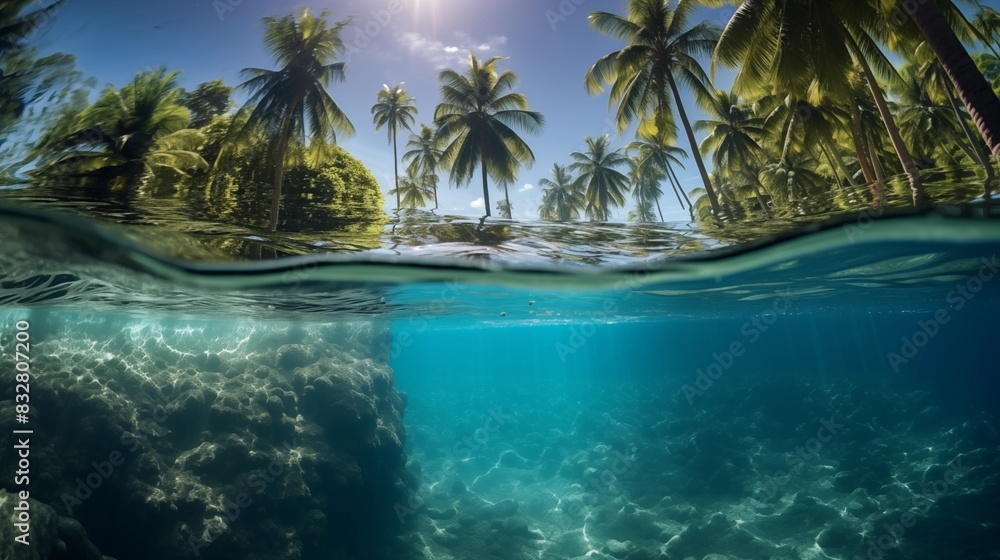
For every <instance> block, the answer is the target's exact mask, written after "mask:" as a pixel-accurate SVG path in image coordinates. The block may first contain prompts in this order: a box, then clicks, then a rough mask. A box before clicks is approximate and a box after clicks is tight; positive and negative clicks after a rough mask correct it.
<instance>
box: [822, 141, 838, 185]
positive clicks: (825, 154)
mask: <svg viewBox="0 0 1000 560" xmlns="http://www.w3.org/2000/svg"><path fill="white" fill-rule="evenodd" d="M819 151H820V153H822V154H823V157H825V158H826V161H827V163H828V164H830V171H832V172H833V178H834V179H836V180H837V187H839V188H840V192H844V182H843V181H841V180H840V173H838V172H837V171H838V170H837V164H836V163H835V162H834V161H833V156H831V155H830V150H827V149H826V146H825V145H824V144H823V142H820V143H819Z"/></svg>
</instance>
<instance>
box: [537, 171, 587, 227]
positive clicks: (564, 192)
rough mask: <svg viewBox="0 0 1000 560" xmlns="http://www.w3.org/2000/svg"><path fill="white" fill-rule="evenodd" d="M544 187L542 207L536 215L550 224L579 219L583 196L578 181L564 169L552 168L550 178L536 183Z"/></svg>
mask: <svg viewBox="0 0 1000 560" xmlns="http://www.w3.org/2000/svg"><path fill="white" fill-rule="evenodd" d="M538 185H539V186H541V187H545V191H544V192H543V194H542V206H541V208H540V209H539V212H538V215H539V217H540V218H541V219H543V220H548V221H550V222H568V221H570V220H579V219H580V210H581V209H582V208H583V207H584V204H585V203H584V199H583V194H582V193H581V192H580V184H579V181H577V180H576V179H574V178H573V177H572V175H570V173H569V171H567V170H566V168H565V167H563V166H561V165H559V164H555V165H553V166H552V178H551V179H549V178H548V177H546V178H544V179H542V180H541V181H539V182H538Z"/></svg>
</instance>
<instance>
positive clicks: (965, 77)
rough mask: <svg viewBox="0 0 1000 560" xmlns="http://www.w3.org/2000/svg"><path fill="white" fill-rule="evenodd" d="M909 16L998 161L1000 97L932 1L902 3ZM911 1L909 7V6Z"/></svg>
mask: <svg viewBox="0 0 1000 560" xmlns="http://www.w3.org/2000/svg"><path fill="white" fill-rule="evenodd" d="M905 4H906V6H907V8H908V9H907V11H908V12H909V14H910V17H911V18H913V21H914V23H916V24H917V27H919V28H920V31H921V32H922V33H923V34H924V38H925V39H927V43H928V44H929V45H930V46H931V48H932V49H934V53H935V54H936V55H937V57H938V60H939V61H940V62H941V65H942V66H944V70H945V72H946V73H947V74H948V77H949V78H951V82H952V83H953V84H954V85H955V90H956V91H958V96H959V97H961V98H962V102H964V103H965V108H966V109H968V111H969V115H970V116H971V117H972V121H973V122H975V123H976V126H977V127H979V132H980V133H981V134H982V135H983V138H984V139H985V140H986V145H987V146H989V148H990V151H991V152H993V156H994V157H996V158H997V159H998V160H1000V100H998V99H997V94H996V92H995V91H993V88H992V87H990V84H989V83H988V82H987V81H986V78H984V77H983V74H982V73H981V72H980V71H979V68H977V67H976V64H975V62H973V61H972V57H971V56H969V52H968V51H967V50H965V47H964V46H962V42H961V41H959V40H958V37H956V36H955V32H954V31H953V30H952V29H951V27H950V26H949V25H948V22H947V20H945V18H944V16H943V15H941V11H940V10H939V9H938V7H937V4H935V3H934V2H911V3H905ZM911 4H912V6H911Z"/></svg>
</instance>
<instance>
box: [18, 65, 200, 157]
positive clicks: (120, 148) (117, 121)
mask: <svg viewBox="0 0 1000 560" xmlns="http://www.w3.org/2000/svg"><path fill="white" fill-rule="evenodd" d="M178 74H179V72H167V71H166V69H163V68H161V69H158V70H155V71H152V72H142V73H139V74H137V75H136V77H135V78H134V79H133V80H132V81H131V82H130V83H129V84H127V85H126V86H125V87H123V88H121V89H120V90H119V89H116V88H114V87H113V86H108V88H107V89H105V90H104V92H103V93H102V94H101V96H100V97H99V98H98V99H97V101H96V102H95V103H94V104H93V105H91V106H90V107H88V108H87V109H85V110H84V111H83V112H82V113H80V114H79V115H71V116H70V119H69V121H67V122H63V123H57V125H56V126H55V127H54V128H53V130H52V131H50V133H48V134H46V136H45V137H43V138H42V139H41V141H40V142H39V145H38V146H37V148H36V153H38V154H41V155H42V160H41V161H40V162H39V167H40V168H44V167H47V166H62V165H65V164H71V165H73V166H74V168H75V169H77V170H79V171H80V172H85V173H87V172H93V171H97V170H101V169H110V168H120V169H122V170H123V171H124V170H127V171H129V172H132V171H139V172H141V173H150V172H152V173H155V171H156V170H157V169H167V168H168V169H171V170H173V171H175V172H178V173H181V174H183V173H184V171H185V170H187V169H192V168H204V167H207V164H206V162H205V161H204V159H202V157H201V156H200V155H198V153H197V152H196V151H195V150H196V149H197V147H198V146H200V145H201V144H202V143H203V142H204V136H203V135H202V134H201V132H199V131H197V130H193V129H189V128H188V126H189V124H190V121H191V112H190V110H188V109H187V108H185V107H184V106H183V105H181V104H180V101H179V98H180V94H181V89H180V88H179V87H178V86H177V76H178Z"/></svg>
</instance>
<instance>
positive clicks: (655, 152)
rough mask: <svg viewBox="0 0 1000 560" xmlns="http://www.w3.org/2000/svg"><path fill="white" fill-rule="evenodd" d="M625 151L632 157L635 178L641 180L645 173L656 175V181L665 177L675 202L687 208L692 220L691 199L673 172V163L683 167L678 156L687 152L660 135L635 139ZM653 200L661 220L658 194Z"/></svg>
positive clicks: (661, 212) (692, 208) (661, 213)
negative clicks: (675, 199) (670, 143)
mask: <svg viewBox="0 0 1000 560" xmlns="http://www.w3.org/2000/svg"><path fill="white" fill-rule="evenodd" d="M625 153H626V154H628V155H630V156H632V157H633V165H634V166H635V173H636V178H637V179H638V180H642V179H643V178H644V177H645V176H646V175H652V176H654V177H656V181H657V183H659V182H660V181H662V180H663V179H664V178H666V179H667V180H668V181H669V182H670V186H671V187H672V188H673V191H674V196H676V197H677V203H678V204H680V206H681V208H682V209H683V208H688V210H689V212H691V219H692V220H694V207H693V206H692V205H691V201H690V200H688V198H687V194H685V193H684V189H683V188H682V187H681V185H680V181H678V180H677V174H676V173H675V172H674V166H675V165H676V166H678V167H680V168H682V169H683V168H684V164H682V163H681V160H680V157H687V152H685V151H684V150H682V149H680V148H678V147H676V146H671V145H669V144H668V143H667V142H666V140H665V139H664V138H663V137H662V136H660V137H655V138H640V139H638V140H635V141H634V142H632V143H631V144H629V145H628V147H626V148H625ZM633 154H634V155H633ZM681 197H684V200H681ZM685 201H687V206H685ZM655 202H656V211H657V212H658V213H659V214H660V221H663V210H661V209H660V197H659V196H657V197H656V199H655Z"/></svg>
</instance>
